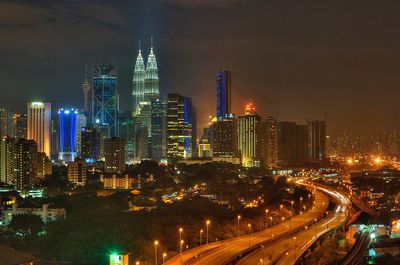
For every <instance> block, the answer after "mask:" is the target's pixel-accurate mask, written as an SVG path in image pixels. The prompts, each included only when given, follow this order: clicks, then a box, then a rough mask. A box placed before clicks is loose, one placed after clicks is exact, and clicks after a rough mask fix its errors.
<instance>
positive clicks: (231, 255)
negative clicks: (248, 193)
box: [165, 191, 329, 265]
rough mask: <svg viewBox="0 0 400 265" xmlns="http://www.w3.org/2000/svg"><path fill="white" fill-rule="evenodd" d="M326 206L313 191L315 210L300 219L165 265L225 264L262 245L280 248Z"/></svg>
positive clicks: (323, 197) (189, 253) (326, 201)
mask: <svg viewBox="0 0 400 265" xmlns="http://www.w3.org/2000/svg"><path fill="white" fill-rule="evenodd" d="M328 204H329V199H328V197H327V196H326V195H324V194H323V192H320V191H316V192H315V207H314V210H309V211H306V212H304V213H303V214H302V215H296V216H294V217H292V218H290V219H289V220H287V221H284V222H282V223H279V224H277V225H275V226H273V227H270V228H267V229H264V230H263V231H260V232H257V233H252V234H248V235H244V236H241V237H239V238H233V239H229V240H223V241H219V242H215V243H211V244H208V245H204V246H201V247H197V248H193V249H191V250H188V251H185V252H184V253H182V255H176V256H175V257H172V258H171V259H170V260H168V261H167V262H166V263H165V264H166V265H177V264H195V265H211V264H215V265H219V264H227V263H229V262H231V261H233V260H237V259H239V257H240V256H241V255H242V254H243V253H246V252H247V251H253V250H255V249H258V248H259V247H260V246H261V245H265V248H267V247H268V246H275V245H279V244H277V243H278V242H281V238H285V236H287V235H291V234H293V233H297V232H299V231H302V230H303V229H304V227H305V226H310V225H311V224H312V223H313V222H315V221H314V220H315V218H317V217H318V216H322V215H323V214H324V213H325V212H326V210H327V207H328ZM286 241H287V240H286ZM281 247H282V246H281ZM252 264H254V263H252ZM255 264H257V263H255Z"/></svg>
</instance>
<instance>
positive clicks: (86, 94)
mask: <svg viewBox="0 0 400 265" xmlns="http://www.w3.org/2000/svg"><path fill="white" fill-rule="evenodd" d="M81 88H82V92H83V111H84V112H85V113H86V114H89V111H90V106H89V92H90V83H89V79H88V67H87V65H85V79H84V80H83V83H82V85H81Z"/></svg>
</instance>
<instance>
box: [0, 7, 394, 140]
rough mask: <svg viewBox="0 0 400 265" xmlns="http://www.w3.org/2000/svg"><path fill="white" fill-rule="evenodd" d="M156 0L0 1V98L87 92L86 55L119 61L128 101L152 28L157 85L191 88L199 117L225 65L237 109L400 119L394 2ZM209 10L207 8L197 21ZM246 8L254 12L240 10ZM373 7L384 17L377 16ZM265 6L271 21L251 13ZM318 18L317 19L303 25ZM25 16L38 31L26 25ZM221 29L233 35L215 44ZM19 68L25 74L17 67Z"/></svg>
mask: <svg viewBox="0 0 400 265" xmlns="http://www.w3.org/2000/svg"><path fill="white" fill-rule="evenodd" d="M158 2H159V3H158V4H156V3H144V2H143V1H125V2H121V3H119V4H118V5H115V4H109V3H106V2H105V1H94V2H91V3H88V4H82V3H78V2H76V1H66V2H63V3H52V2H41V3H40V4H41V6H40V9H39V8H38V5H37V3H36V2H34V1H33V2H31V3H29V4H28V3H26V2H21V1H13V2H12V3H10V2H8V3H1V6H2V8H1V10H3V11H2V12H4V16H2V17H3V19H2V20H1V21H0V24H1V25H3V27H2V28H1V29H0V30H1V31H2V34H3V35H4V36H7V38H6V39H7V40H6V41H5V42H3V43H2V44H1V50H7V53H5V54H4V55H3V59H4V64H3V65H4V66H3V68H2V69H1V72H2V73H4V76H5V78H4V84H5V85H4V86H2V88H1V89H2V92H3V93H4V92H5V90H6V89H7V91H8V92H7V93H8V95H9V96H8V97H9V99H8V98H7V100H5V99H3V100H2V101H0V104H1V105H2V106H5V107H6V108H8V109H11V108H12V107H13V106H15V107H16V109H15V111H23V110H24V103H25V102H28V101H34V100H42V101H48V102H52V103H53V105H54V106H55V107H56V108H57V107H64V106H75V105H76V102H79V103H81V102H82V92H81V89H80V86H81V83H82V81H83V80H84V66H85V64H88V65H93V64H99V63H102V62H116V63H117V64H118V69H119V72H118V75H119V77H118V79H119V91H120V94H121V99H122V100H121V109H125V110H127V109H129V106H130V105H129V104H130V102H129V101H130V100H129V98H130V94H131V80H132V72H133V67H134V59H135V57H136V52H137V49H138V47H137V46H138V40H139V39H141V40H142V46H143V47H142V49H143V50H146V51H147V50H148V48H149V46H150V37H149V36H151V35H152V36H155V39H154V42H155V46H157V54H156V56H157V57H158V59H159V61H160V66H159V68H160V73H159V74H160V80H162V82H161V83H160V90H161V91H162V94H163V96H164V97H165V95H166V94H167V93H175V92H176V93H182V94H186V95H188V96H190V97H191V98H193V102H194V105H195V106H197V107H199V106H201V107H202V109H203V110H204V111H202V112H201V113H198V115H199V118H198V120H199V122H198V124H199V127H202V126H201V125H203V124H205V123H206V122H207V117H208V116H209V115H210V114H213V113H214V112H215V105H214V102H211V100H210V98H212V99H213V101H214V95H215V91H214V88H215V83H214V76H215V73H216V72H217V71H219V70H221V69H229V70H230V71H231V72H232V110H233V112H234V113H239V111H240V110H241V109H242V106H243V105H244V104H245V103H246V102H245V101H249V100H252V101H254V103H255V104H256V105H257V106H258V109H259V112H260V114H261V115H262V116H270V115H273V116H276V115H277V116H278V119H280V120H297V121H299V120H302V119H304V118H306V117H307V118H312V119H323V118H324V114H325V113H327V117H328V124H329V125H328V127H327V130H328V132H329V133H331V132H332V131H333V132H339V131H363V130H371V131H374V130H387V129H398V128H399V125H397V123H396V120H397V119H398V118H399V113H398V112H397V110H396V108H395V107H394V106H395V104H396V100H395V99H396V98H397V96H398V94H399V92H398V91H397V89H396V87H397V83H398V81H399V80H398V79H397V75H396V71H395V70H394V69H396V67H394V66H395V65H396V64H397V62H398V59H399V57H400V56H399V51H398V43H399V41H398V40H399V38H398V36H397V35H394V34H393V32H394V31H393V30H395V27H394V25H395V24H396V21H398V18H397V16H396V15H395V13H394V12H392V10H396V7H398V5H399V3H398V2H396V1H388V2H386V3H387V4H386V5H385V6H383V5H382V6H380V5H378V4H376V3H375V4H374V2H373V1H363V9H362V10H361V9H359V4H360V3H358V2H357V1H355V2H352V3H347V4H346V5H344V4H340V3H329V4H322V3H321V4H320V3H318V4H314V5H312V6H311V5H308V4H307V5H305V8H304V9H303V7H302V5H301V4H299V3H296V1H287V3H285V4H286V5H287V4H290V5H291V7H292V12H290V14H289V13H288V12H287V11H286V9H285V8H284V4H283V3H278V2H279V1H271V2H270V3H261V1H251V3H245V2H244V1H217V2H215V1H213V2H215V3H212V2H209V1H195V2H192V5H188V4H185V2H182V1H176V0H174V1H173V0H169V1H167V0H165V1H158ZM135 3H136V4H137V5H135ZM256 4H257V6H259V7H260V8H258V9H259V11H257V10H256V9H255V8H254V7H255V6H256ZM286 5H285V6H286ZM71 6H73V8H71ZM55 9H56V11H53V10H55ZM239 11H240V12H239ZM85 13H88V14H89V15H88V16H84V14H85ZM106 13H107V16H105V14H106ZM205 13H207V14H208V16H209V19H208V20H207V21H205V22H204V23H205V24H204V25H200V24H199V23H198V21H200V20H199V19H200V17H201V16H202V15H204V14H205ZM274 13H276V14H274ZM167 14H171V15H172V16H173V17H174V19H169V18H170V15H167ZM221 14H222V15H221ZM250 14H252V17H253V19H250V20H245V18H246V17H249V15H250ZM135 15H137V16H135ZM220 15H221V16H222V17H221V18H222V19H221V21H223V22H221V21H220V19H219V16H220ZM371 16H372V17H376V18H381V20H382V21H381V20H379V19H377V21H376V22H377V23H374V24H373V25H372V24H371V22H370V17H371ZM132 17H133V18H132ZM150 17H151V18H150ZM235 18H238V19H237V21H238V22H235V21H236V20H235ZM240 18H243V19H244V20H242V19H240ZM264 18H265V25H266V27H263V26H261V25H258V23H257V21H263V19H264ZM314 20H318V21H321V23H313V24H312V26H310V23H312V21H314ZM78 21H79V24H80V25H82V26H81V27H79V28H78V27H77V26H76V23H78ZM166 21H168V22H170V23H169V26H167V25H166V24H168V23H164V22H166ZM227 21H233V22H232V23H233V24H232V25H229V26H228V24H227V23H228V22H227ZM242 21H244V22H242ZM353 21H354V23H350V22H353ZM239 22H240V23H239ZM389 22H390V23H389ZM22 25H24V26H25V28H24V30H27V29H30V30H33V33H34V32H36V31H39V32H40V34H39V35H34V34H32V33H30V34H22V33H23V32H21V26H22ZM343 25H350V26H348V27H343ZM392 25H393V26H392ZM210 27H211V28H213V29H212V30H211V31H205V29H206V28H210ZM56 29H57V30H56ZM89 32H90V34H88V33H89ZM60 34H62V36H61V35H60ZM110 37H111V38H110ZM227 39H229V40H230V45H229V46H225V45H222V44H223V42H224V40H227ZM44 40H45V42H43V41H44ZM78 40H79V41H78ZM95 40H96V42H94V41H95ZM22 43H30V49H29V50H27V49H23V46H21V44H22ZM255 55H256V56H257V60H255V59H253V57H254V56H255ZM22 62H26V63H25V64H22ZM60 63H61V64H62V67H60ZM5 66H6V68H4V67H5ZM66 70H67V71H66ZM66 72H68V73H69V74H68V75H66V74H65V73H66ZM20 73H24V78H18V77H19V76H20ZM60 81H61V82H60ZM28 88H29V89H28ZM65 91H68V93H65V95H63V96H62V97H61V93H64V92H65ZM21 92H23V93H21ZM21 94H22V96H21ZM377 109H380V110H381V111H382V112H385V113H387V114H386V115H381V114H380V112H379V111H376V110H377ZM371 124H372V125H373V126H371Z"/></svg>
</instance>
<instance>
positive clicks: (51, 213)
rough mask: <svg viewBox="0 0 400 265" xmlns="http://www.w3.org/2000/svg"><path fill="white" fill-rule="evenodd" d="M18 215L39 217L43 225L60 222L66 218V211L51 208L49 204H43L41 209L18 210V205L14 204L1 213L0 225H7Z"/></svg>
mask: <svg viewBox="0 0 400 265" xmlns="http://www.w3.org/2000/svg"><path fill="white" fill-rule="evenodd" d="M18 214H33V215H37V216H40V218H41V219H42V221H43V223H45V224H46V223H48V222H53V221H58V220H62V219H65V217H66V211H65V209H64V208H53V207H51V205H50V204H43V205H42V208H19V207H18V204H17V203H14V204H13V205H12V207H11V208H6V209H4V210H3V211H2V223H3V224H4V225H8V224H9V223H10V222H11V220H12V218H13V216H14V215H18Z"/></svg>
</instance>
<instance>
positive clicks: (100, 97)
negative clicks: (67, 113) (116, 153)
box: [92, 65, 118, 137]
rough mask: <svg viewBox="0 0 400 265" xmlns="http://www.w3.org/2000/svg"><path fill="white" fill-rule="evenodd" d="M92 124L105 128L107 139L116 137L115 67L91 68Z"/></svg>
mask: <svg viewBox="0 0 400 265" xmlns="http://www.w3.org/2000/svg"><path fill="white" fill-rule="evenodd" d="M92 87H93V89H92V93H93V97H92V122H93V124H94V126H96V127H97V126H107V127H108V134H109V135H107V136H108V137H115V136H118V123H117V115H118V90H117V66H116V65H95V66H93V84H92Z"/></svg>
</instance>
